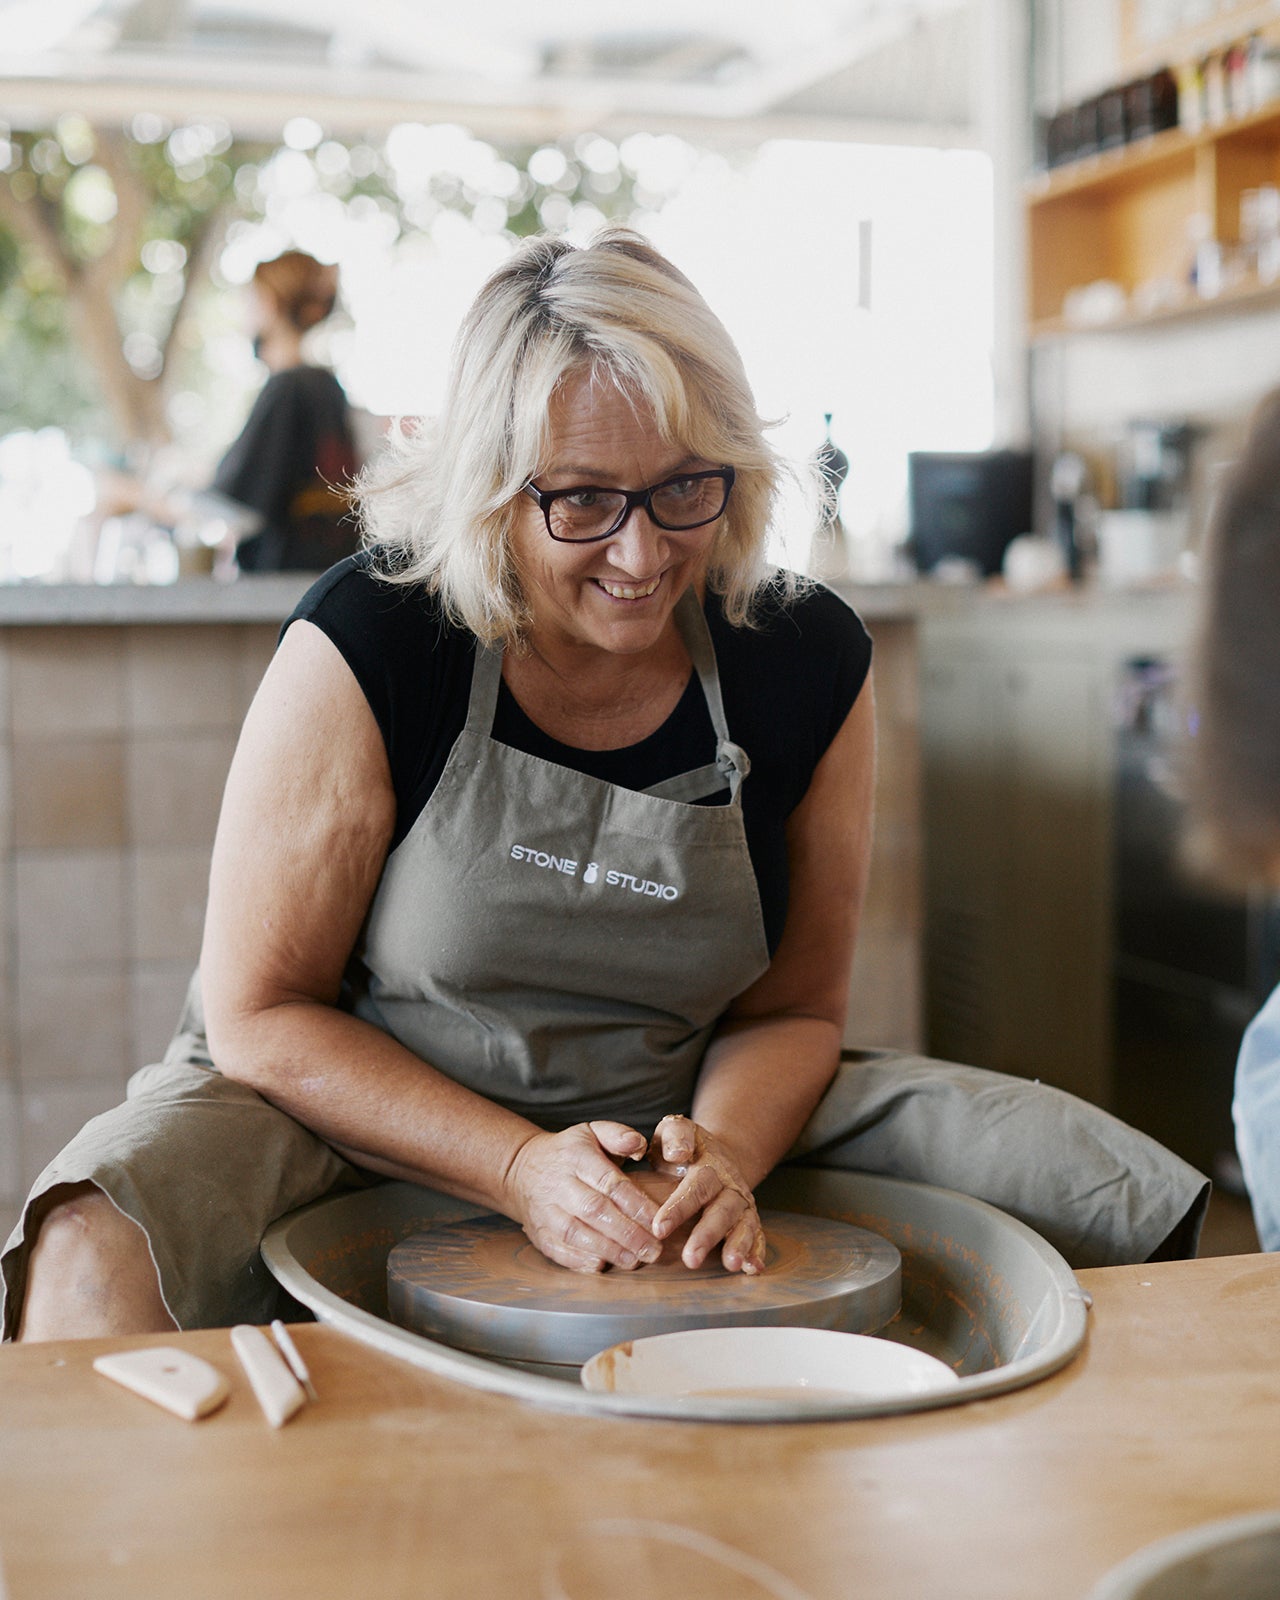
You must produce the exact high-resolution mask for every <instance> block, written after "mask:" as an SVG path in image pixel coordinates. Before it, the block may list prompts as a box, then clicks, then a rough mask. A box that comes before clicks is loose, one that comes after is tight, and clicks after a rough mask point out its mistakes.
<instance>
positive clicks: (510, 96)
mask: <svg viewBox="0 0 1280 1600" xmlns="http://www.w3.org/2000/svg"><path fill="white" fill-rule="evenodd" d="M250 76H251V74H250V73H249V72H248V71H246V70H245V69H243V68H241V67H237V68H236V69H235V72H234V77H235V81H234V82H232V81H230V79H228V81H210V77H209V75H208V73H207V72H203V71H202V73H201V75H200V76H199V77H196V76H194V75H193V76H192V77H191V78H190V79H183V78H180V77H178V76H176V75H174V74H172V73H160V72H156V71H155V69H154V67H153V68H152V72H151V75H150V76H149V78H148V79H146V80H140V79H139V77H138V76H137V75H135V74H131V73H124V74H121V75H120V76H119V77H117V76H115V75H111V76H107V75H105V74H102V73H101V69H100V67H99V75H97V76H95V77H93V78H81V77H78V76H74V75H66V76H50V77H44V78H33V77H13V76H8V77H6V76H3V75H0V106H3V107H4V113H3V115H4V118H5V119H7V120H8V121H9V122H10V123H11V124H12V125H13V126H15V127H43V126H46V125H48V123H50V122H51V121H52V120H54V119H55V118H56V117H58V116H60V115H62V114H63V113H64V112H68V111H76V112H79V113H81V114H82V115H84V116H86V117H87V118H88V119H89V121H90V122H95V123H98V124H103V125H105V124H108V123H117V122H118V123H125V124H127V123H129V122H130V121H132V119H133V117H134V116H135V115H136V114H137V113H138V112H139V111H151V112H155V113H156V114H158V115H160V116H164V117H167V118H169V119H170V120H172V121H174V122H183V121H194V120H199V119H201V118H208V119H212V120H217V121H225V122H228V123H230V125H231V127H232V128H233V129H234V130H235V131H236V132H237V134H239V135H240V136H241V137H244V138H249V139H255V138H257V139H264V140H274V139H276V138H278V137H279V134H280V130H281V128H282V127H283V126H284V124H285V122H287V121H288V120H289V119H290V118H291V117H298V116H305V117H312V118H314V119H315V120H316V121H317V122H319V123H320V124H321V126H322V127H324V129H325V131H326V132H327V133H330V134H332V135H334V136H335V137H340V138H358V137H360V136H362V135H367V136H376V135H378V134H381V133H384V132H385V131H386V130H387V129H388V128H391V127H394V126H395V125H396V124H397V123H401V122H426V123H433V122H434V123H438V122H452V123H459V124H461V125H462V126H463V127H466V128H468V129H470V130H471V131H472V132H473V133H475V134H476V135H477V137H480V138H485V139H490V140H493V141H495V142H498V143H509V144H510V143H517V144H518V143H524V142H530V143H541V142H545V141H552V140H555V139H559V138H563V137H566V136H573V135H575V134H578V133H581V132H584V131H588V130H589V131H594V132H599V133H604V134H607V135H611V136H613V137H615V138H619V137H622V136H624V135H625V134H627V133H635V132H640V131H643V132H652V133H677V134H679V135H680V136H681V137H683V138H687V139H688V140H690V142H692V143H700V144H704V145H712V146H721V147H725V146H737V147H743V146H750V145H755V144H759V143H760V142H761V141H762V140H763V139H819V140H830V141H834V142H839V143H859V144H902V145H931V146H940V147H954V146H961V147H970V146H972V145H974V144H975V143H976V142H977V136H976V134H975V133H974V130H973V129H972V128H971V127H969V126H967V125H965V126H958V125H956V124H954V123H945V124H942V123H933V122H927V121H922V120H920V119H904V120H903V121H901V122H899V121H897V120H889V119H871V118H859V117H858V116H856V115H840V116H833V115H826V114H820V115H805V114H787V113H775V114H770V113H769V112H768V110H767V109H764V110H750V109H743V110H741V111H733V112H724V111H719V112H717V113H716V114H712V113H710V112H709V111H708V109H707V108H706V99H705V97H704V96H702V95H701V94H698V93H686V94H671V93H664V94H657V93H641V92H640V91H641V86H640V85H636V84H596V85H593V86H592V87H591V92H590V93H587V92H584V91H583V89H582V86H580V85H579V84H577V83H576V82H573V83H570V82H563V83H561V84H559V85H551V84H545V83H544V84H542V85H541V86H539V88H538V91H537V92H536V93H534V92H532V91H531V92H530V93H529V94H527V95H523V94H514V93H511V92H510V91H509V90H508V91H498V90H496V89H495V87H494V86H492V85H490V86H489V90H488V92H487V93H486V94H485V95H483V96H481V95H479V94H477V95H476V96H475V98H469V97H465V96H462V95H459V94H456V93H455V94H453V95H444V94H440V93H434V94H433V93H431V92H427V91H425V90H424V92H423V93H420V94H419V93H415V92H413V90H412V89H411V88H407V87H406V86H404V85H403V83H402V82H401V81H400V80H397V84H396V92H394V93H393V92H389V86H388V85H387V84H386V82H385V80H380V81H379V82H370V81H368V80H369V78H370V76H371V75H366V74H356V75H354V76H355V79H356V80H358V81H352V76H351V75H345V74H344V75H343V78H342V80H341V83H340V85H339V84H335V83H333V82H329V83H327V84H323V83H316V82H315V81H307V82H302V83H299V82H298V81H297V79H298V75H297V74H294V83H293V85H292V86H291V87H290V88H288V89H284V88H281V87H280V86H279V85H278V84H276V83H261V84H255V83H252V82H246V79H247V78H249V77H250ZM453 87H454V88H455V90H456V88H457V85H456V84H455V85H454V86H453ZM649 88H650V89H651V90H652V89H653V88H654V86H652V85H651V86H649ZM721 104H722V103H721Z"/></svg>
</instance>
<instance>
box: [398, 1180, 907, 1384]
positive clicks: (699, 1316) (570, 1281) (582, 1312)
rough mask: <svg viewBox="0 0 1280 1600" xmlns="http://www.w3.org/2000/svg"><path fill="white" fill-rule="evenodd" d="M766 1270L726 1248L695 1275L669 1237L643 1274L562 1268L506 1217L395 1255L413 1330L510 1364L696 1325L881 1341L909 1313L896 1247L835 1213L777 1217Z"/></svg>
mask: <svg viewBox="0 0 1280 1600" xmlns="http://www.w3.org/2000/svg"><path fill="white" fill-rule="evenodd" d="M760 1220H761V1222H762V1224H763V1226H764V1230H765V1237H766V1240H767V1252H766V1256H765V1270H764V1272H763V1273H761V1274H760V1275H759V1276H757V1277H744V1276H743V1275H742V1274H741V1273H739V1272H726V1271H725V1270H724V1268H723V1267H722V1266H721V1265H720V1260H719V1254H718V1252H713V1253H712V1255H711V1257H710V1258H709V1259H708V1261H707V1262H706V1263H704V1264H703V1265H702V1266H701V1267H699V1268H696V1269H694V1270H693V1271H690V1269H689V1268H688V1267H686V1266H684V1265H683V1264H682V1263H681V1261H680V1259H679V1254H678V1249H673V1248H672V1246H673V1244H675V1240H674V1238H673V1239H672V1240H668V1241H667V1247H666V1248H665V1249H664V1251H663V1258H662V1260H660V1261H657V1262H655V1263H654V1264H653V1265H652V1266H643V1267H637V1268H636V1269H635V1270H634V1271H631V1272H621V1271H616V1270H611V1271H607V1272H602V1273H594V1274H583V1273H576V1272H570V1271H569V1270H568V1268H566V1267H561V1266H557V1265H556V1263H555V1262H553V1261H549V1260H548V1259H547V1257H546V1256H544V1255H543V1254H542V1253H541V1251H539V1250H538V1249H537V1248H536V1247H535V1246H534V1245H533V1244H531V1243H530V1242H529V1240H528V1239H527V1238H526V1237H525V1235H524V1233H523V1232H522V1230H521V1229H520V1228H519V1227H518V1226H517V1224H516V1223H514V1222H511V1221H509V1220H508V1219H507V1218H506V1217H497V1216H484V1217H475V1218H472V1219H471V1220H470V1221H467V1222H451V1223H444V1224H441V1225H439V1226H437V1227H433V1228H429V1229H427V1230H426V1231H425V1232H423V1233H416V1234H413V1235H411V1236H410V1237H409V1238H407V1239H405V1240H403V1241H402V1242H401V1243H400V1244H398V1245H396V1247H395V1248H394V1249H393V1250H392V1251H391V1254H390V1256H389V1257H388V1260H387V1297H388V1305H389V1310H390V1313H391V1318H392V1320H393V1321H394V1322H397V1323H399V1324H400V1325H401V1326H402V1327H405V1328H410V1329H412V1330H413V1331H414V1332H415V1333H423V1334H426V1335H428V1336H429V1337H430V1338H433V1339H438V1340H439V1341H440V1342H441V1343H443V1344H448V1345H451V1346H453V1347H454V1348H455V1349H459V1350H467V1351H470V1352H472V1353H473V1354H476V1355H484V1356H491V1357H497V1358H498V1359H501V1360H512V1361H528V1362H542V1363H556V1364H564V1365H573V1364H577V1365H580V1364H581V1363H582V1362H584V1361H587V1360H589V1359H590V1358H591V1357H592V1356H593V1355H595V1354H596V1353H597V1352H598V1351H600V1350H604V1349H607V1348H608V1347H609V1346H610V1345H613V1344H619V1343H621V1342H622V1341H623V1340H625V1339H641V1338H646V1337H648V1336H649V1335H651V1334H657V1333H676V1332H679V1331H681V1330H682V1329H685V1328H712V1327H731V1326H744V1325H756V1324H762V1325H787V1326H793V1327H806V1328H837V1329H840V1330H841V1331H843V1332H845V1333H871V1332H874V1330H875V1329H877V1328H882V1327H883V1326H884V1324H885V1323H886V1322H888V1321H889V1320H890V1319H891V1318H892V1317H893V1316H895V1315H896V1314H897V1312H898V1309H899V1306H900V1304H901V1297H902V1288H901V1269H902V1262H901V1257H900V1256H899V1254H898V1251H897V1249H896V1248H895V1247H894V1246H893V1245H892V1244H890V1243H889V1241H888V1240H887V1239H882V1238H881V1237H880V1236H879V1235H878V1234H874V1233H868V1232H867V1231H866V1230H865V1229H864V1228H855V1227H854V1226H853V1225H852V1224H851V1223H847V1222H836V1221H833V1220H832V1219H830V1218H828V1217H811V1216H802V1215H800V1214H798V1213H793V1212H782V1211H765V1212H762V1213H761V1218H760Z"/></svg>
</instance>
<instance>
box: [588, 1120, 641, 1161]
mask: <svg viewBox="0 0 1280 1600" xmlns="http://www.w3.org/2000/svg"><path fill="white" fill-rule="evenodd" d="M587 1127H588V1128H589V1129H590V1130H591V1134H592V1137H593V1138H594V1139H595V1141H596V1143H597V1144H599V1146H600V1147H601V1149H603V1150H607V1151H608V1152H609V1154H610V1155H611V1156H621V1157H622V1158H623V1160H625V1161H639V1160H640V1158H641V1156H643V1155H644V1153H645V1151H646V1150H647V1149H648V1148H649V1141H648V1140H647V1139H646V1138H645V1136H644V1134H642V1133H639V1132H638V1131H637V1130H636V1129H635V1128H629V1127H628V1126H627V1125H626V1123H625V1122H588V1123H587Z"/></svg>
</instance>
